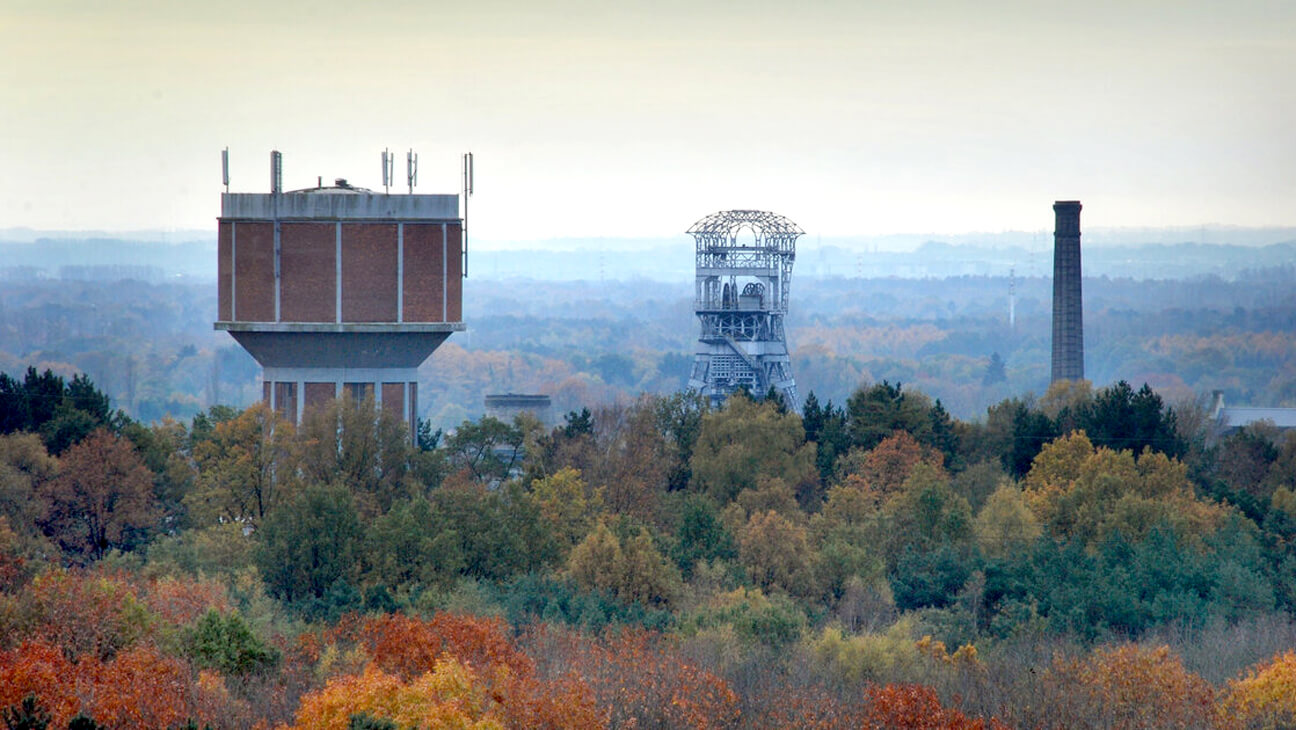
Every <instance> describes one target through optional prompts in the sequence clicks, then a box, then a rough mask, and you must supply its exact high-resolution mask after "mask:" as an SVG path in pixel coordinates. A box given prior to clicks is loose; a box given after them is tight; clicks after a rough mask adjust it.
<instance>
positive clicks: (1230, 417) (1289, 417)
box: [1211, 390, 1296, 431]
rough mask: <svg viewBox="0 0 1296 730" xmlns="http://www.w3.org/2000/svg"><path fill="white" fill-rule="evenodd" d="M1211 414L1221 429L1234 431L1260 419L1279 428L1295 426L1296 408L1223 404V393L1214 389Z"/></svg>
mask: <svg viewBox="0 0 1296 730" xmlns="http://www.w3.org/2000/svg"><path fill="white" fill-rule="evenodd" d="M1211 416H1212V417H1213V418H1214V419H1215V421H1216V422H1217V423H1218V424H1219V426H1220V429H1221V430H1222V431H1235V430H1237V429H1239V428H1245V427H1247V426H1250V425H1252V424H1255V423H1259V422H1261V421H1268V422H1270V423H1272V424H1273V425H1275V426H1277V427H1278V428H1280V429H1284V430H1286V429H1291V428H1296V408H1260V407H1254V406H1225V405H1224V394H1223V393H1221V392H1220V391H1218V390H1217V391H1215V402H1214V404H1213V405H1212V407H1211Z"/></svg>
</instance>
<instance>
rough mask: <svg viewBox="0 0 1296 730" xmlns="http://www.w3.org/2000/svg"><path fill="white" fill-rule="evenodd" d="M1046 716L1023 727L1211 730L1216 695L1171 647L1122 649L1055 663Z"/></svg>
mask: <svg viewBox="0 0 1296 730" xmlns="http://www.w3.org/2000/svg"><path fill="white" fill-rule="evenodd" d="M1044 681H1045V688H1046V692H1047V693H1048V697H1047V699H1046V701H1045V702H1043V703H1041V704H1042V705H1045V706H1047V707H1048V708H1049V709H1050V713H1049V715H1048V716H1047V717H1043V718H1035V719H1034V721H1033V722H1030V723H1023V724H1031V725H1037V726H1041V727H1058V728H1061V727H1075V726H1077V725H1085V726H1096V727H1106V728H1112V729H1113V730H1141V729H1143V728H1146V729H1147V730H1153V729H1155V728H1169V727H1210V726H1211V723H1212V721H1213V719H1214V714H1215V708H1214V702H1215V692H1214V689H1213V688H1212V687H1211V685H1210V683H1209V682H1207V681H1206V680H1204V679H1202V678H1201V677H1199V676H1197V675H1196V674H1193V673H1192V672H1190V671H1188V670H1187V669H1186V668H1185V667H1184V665H1183V661H1182V660H1181V659H1180V658H1179V657H1178V656H1177V655H1175V654H1174V653H1172V652H1171V651H1170V649H1169V647H1166V646H1160V647H1155V648H1152V647H1145V646H1139V645H1137V644H1124V645H1122V646H1117V647H1104V648H1098V649H1094V651H1093V653H1091V654H1090V655H1089V656H1088V657H1085V658H1083V659H1071V660H1064V659H1061V658H1059V659H1056V660H1054V662H1053V667H1052V668H1051V669H1050V670H1049V671H1048V672H1047V673H1046V674H1045V676H1044Z"/></svg>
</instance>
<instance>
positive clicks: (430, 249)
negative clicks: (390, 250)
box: [403, 223, 445, 322]
mask: <svg viewBox="0 0 1296 730" xmlns="http://www.w3.org/2000/svg"><path fill="white" fill-rule="evenodd" d="M441 291H442V272H441V224H440V223H431V224H427V223H406V224H405V311H404V313H403V316H404V318H405V321H406V322H444V321H445V310H444V304H445V302H444V301H442V298H441Z"/></svg>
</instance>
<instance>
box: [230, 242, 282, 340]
mask: <svg viewBox="0 0 1296 730" xmlns="http://www.w3.org/2000/svg"><path fill="white" fill-rule="evenodd" d="M237 236H238V239H237V240H236V241H235V242H234V316H235V317H238V320H237V321H239V322H273V321H274V315H275V302H274V295H275V290H274V224H273V223H239V224H238V232H237Z"/></svg>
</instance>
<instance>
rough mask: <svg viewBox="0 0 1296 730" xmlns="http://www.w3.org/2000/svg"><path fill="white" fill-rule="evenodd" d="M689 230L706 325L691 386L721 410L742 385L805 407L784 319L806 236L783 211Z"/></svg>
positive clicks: (745, 213)
mask: <svg viewBox="0 0 1296 730" xmlns="http://www.w3.org/2000/svg"><path fill="white" fill-rule="evenodd" d="M688 233H689V234H690V235H692V236H693V237H694V238H695V239H696V241H697V277H696V294H697V298H696V300H695V310H696V311H697V315H698V320H699V322H700V324H701V332H700V333H699V336H698V350H697V355H696V357H695V358H694V362H693V371H692V373H691V374H690V375H689V387H691V388H694V389H695V390H698V391H699V392H701V393H703V394H704V395H706V396H707V397H708V398H710V400H711V403H712V404H713V405H716V406H718V405H719V404H720V403H722V402H723V401H724V400H725V398H727V397H728V395H729V394H730V393H732V392H733V391H734V390H736V389H738V388H748V389H749V390H751V391H752V392H753V393H756V394H758V395H763V394H764V393H765V392H766V391H767V390H769V389H771V388H773V389H774V390H776V391H778V392H779V393H780V394H781V396H782V397H783V400H784V402H785V403H786V404H787V405H788V407H790V408H793V409H797V408H799V407H800V402H799V400H798V398H797V393H796V381H795V380H794V379H793V377H792V368H791V359H790V357H789V354H788V347H787V335H786V334H785V332H784V329H783V317H784V315H785V314H787V311H788V299H789V289H790V287H791V281H792V262H793V261H794V260H795V259H796V239H797V237H798V236H802V235H804V234H805V231H802V230H801V228H800V227H799V226H797V224H795V223H793V222H792V221H790V220H788V219H787V218H784V217H783V216H781V215H778V214H777V213H770V212H768V211H764V210H723V211H720V212H719V213H712V214H711V215H709V216H707V217H705V218H703V219H701V220H699V221H698V222H697V223H694V224H693V225H692V226H691V227H690V228H689V229H688ZM747 233H750V234H751V238H747V237H746V235H747ZM740 236H741V238H740Z"/></svg>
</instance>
